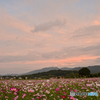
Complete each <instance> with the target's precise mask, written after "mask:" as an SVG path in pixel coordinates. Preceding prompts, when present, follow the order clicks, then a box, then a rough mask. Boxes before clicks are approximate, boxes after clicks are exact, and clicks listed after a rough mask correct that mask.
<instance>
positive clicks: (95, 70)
mask: <svg viewBox="0 0 100 100" xmlns="http://www.w3.org/2000/svg"><path fill="white" fill-rule="evenodd" d="M81 68H83V67H75V68H69V67H63V68H58V67H46V68H42V69H38V70H33V71H30V72H27V73H23V74H19V75H18V74H6V75H3V76H20V75H31V74H36V73H41V72H48V71H50V70H59V69H60V70H70V71H74V70H75V71H78V70H80V69H81ZM87 68H89V70H90V71H91V74H95V73H99V72H100V65H94V66H88V67H87ZM1 76H2V75H1Z"/></svg>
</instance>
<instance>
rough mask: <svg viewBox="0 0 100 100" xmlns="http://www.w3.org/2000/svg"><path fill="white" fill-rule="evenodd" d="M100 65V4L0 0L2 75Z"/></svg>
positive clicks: (87, 0)
mask: <svg viewBox="0 0 100 100" xmlns="http://www.w3.org/2000/svg"><path fill="white" fill-rule="evenodd" d="M91 65H100V0H0V74H1V75H3V74H20V73H25V72H29V71H32V70H36V69H41V68H44V67H56V66H57V67H59V68H62V67H71V68H72V67H79V66H80V67H85V66H91Z"/></svg>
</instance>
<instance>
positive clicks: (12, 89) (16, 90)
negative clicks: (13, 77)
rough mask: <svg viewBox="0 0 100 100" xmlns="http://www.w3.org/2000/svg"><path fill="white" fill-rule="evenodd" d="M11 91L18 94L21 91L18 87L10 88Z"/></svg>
mask: <svg viewBox="0 0 100 100" xmlns="http://www.w3.org/2000/svg"><path fill="white" fill-rule="evenodd" d="M10 90H11V91H13V92H18V91H19V89H17V88H16V87H12V88H10Z"/></svg>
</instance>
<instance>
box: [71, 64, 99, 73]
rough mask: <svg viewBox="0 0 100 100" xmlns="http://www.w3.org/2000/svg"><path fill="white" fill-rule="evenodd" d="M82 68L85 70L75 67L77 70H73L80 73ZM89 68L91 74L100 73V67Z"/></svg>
mask: <svg viewBox="0 0 100 100" xmlns="http://www.w3.org/2000/svg"><path fill="white" fill-rule="evenodd" d="M81 68H83V67H75V68H72V69H71V70H76V71H78V70H80V69H81ZM87 68H88V69H89V70H90V71H91V74H95V73H99V72H100V65H94V66H88V67H87Z"/></svg>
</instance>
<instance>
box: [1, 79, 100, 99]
mask: <svg viewBox="0 0 100 100" xmlns="http://www.w3.org/2000/svg"><path fill="white" fill-rule="evenodd" d="M71 91H74V92H98V94H99V96H97V97H96V96H74V97H72V96H70V92H71ZM39 99H40V100H83V99H84V100H100V78H85V79H50V80H0V100H39Z"/></svg>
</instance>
